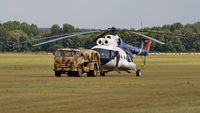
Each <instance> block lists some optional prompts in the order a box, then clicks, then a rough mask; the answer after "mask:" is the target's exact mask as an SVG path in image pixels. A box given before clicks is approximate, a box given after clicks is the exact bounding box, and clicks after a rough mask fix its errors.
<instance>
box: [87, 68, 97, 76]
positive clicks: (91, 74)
mask: <svg viewBox="0 0 200 113" xmlns="http://www.w3.org/2000/svg"><path fill="white" fill-rule="evenodd" d="M97 75H98V70H97V67H96V66H94V70H90V71H89V72H88V73H87V76H88V77H96V76H97Z"/></svg>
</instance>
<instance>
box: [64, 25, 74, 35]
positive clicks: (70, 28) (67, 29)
mask: <svg viewBox="0 0 200 113" xmlns="http://www.w3.org/2000/svg"><path fill="white" fill-rule="evenodd" d="M72 32H74V26H72V25H70V24H63V33H72Z"/></svg>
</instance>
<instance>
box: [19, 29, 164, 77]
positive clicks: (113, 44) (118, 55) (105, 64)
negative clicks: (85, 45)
mask: <svg viewBox="0 0 200 113" xmlns="http://www.w3.org/2000/svg"><path fill="white" fill-rule="evenodd" d="M118 31H123V30H119V29H116V28H114V27H112V28H109V29H107V30H97V31H88V32H79V33H74V34H70V35H59V36H53V37H59V38H56V39H52V40H49V41H45V42H41V43H38V44H35V45H33V46H40V45H43V44H47V43H51V42H55V41H58V40H62V39H66V38H71V37H75V36H79V35H86V34H92V33H99V32H103V33H102V34H101V35H99V36H98V37H97V38H96V44H97V45H96V46H94V47H92V48H91V49H93V50H95V51H98V52H99V53H100V57H101V65H102V71H101V72H100V74H101V76H105V74H106V73H107V72H110V71H117V72H118V73H120V71H126V72H128V73H130V71H131V70H134V71H135V72H136V76H141V70H140V69H138V68H137V66H136V64H135V63H134V62H133V59H134V56H135V55H140V56H144V57H145V59H144V64H145V62H146V56H147V55H148V53H149V49H150V46H151V42H152V41H155V42H157V43H159V44H165V43H163V42H161V41H159V40H156V39H154V38H151V37H149V36H146V35H144V34H141V33H138V32H137V31H135V30H126V31H130V32H132V33H134V34H136V35H138V36H141V37H143V38H145V39H147V40H148V42H147V44H146V47H145V49H141V48H138V47H134V46H131V45H128V44H126V43H124V42H123V40H122V39H121V38H120V37H119V36H118V35H117V32H118ZM49 38H52V37H46V38H42V39H49ZM42 39H38V40H42ZM23 43H24V42H23Z"/></svg>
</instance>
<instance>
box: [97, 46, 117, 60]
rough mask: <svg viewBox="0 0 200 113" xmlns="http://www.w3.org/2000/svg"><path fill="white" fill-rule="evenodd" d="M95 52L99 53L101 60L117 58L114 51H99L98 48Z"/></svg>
mask: <svg viewBox="0 0 200 113" xmlns="http://www.w3.org/2000/svg"><path fill="white" fill-rule="evenodd" d="M94 50H95V51H97V52H99V54H100V57H101V58H107V59H114V58H115V56H116V52H115V51H113V50H107V49H97V48H95V49H94Z"/></svg>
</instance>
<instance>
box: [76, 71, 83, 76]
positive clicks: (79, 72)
mask: <svg viewBox="0 0 200 113" xmlns="http://www.w3.org/2000/svg"><path fill="white" fill-rule="evenodd" d="M82 74H83V71H82V69H80V70H79V71H77V72H76V76H77V77H81V76H82Z"/></svg>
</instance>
